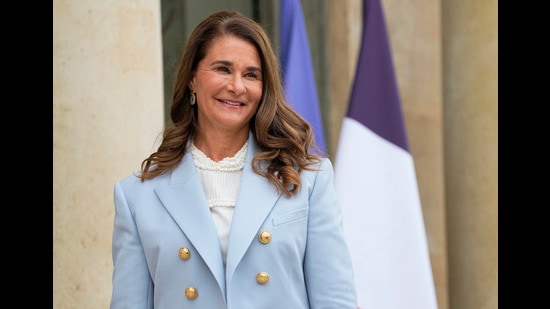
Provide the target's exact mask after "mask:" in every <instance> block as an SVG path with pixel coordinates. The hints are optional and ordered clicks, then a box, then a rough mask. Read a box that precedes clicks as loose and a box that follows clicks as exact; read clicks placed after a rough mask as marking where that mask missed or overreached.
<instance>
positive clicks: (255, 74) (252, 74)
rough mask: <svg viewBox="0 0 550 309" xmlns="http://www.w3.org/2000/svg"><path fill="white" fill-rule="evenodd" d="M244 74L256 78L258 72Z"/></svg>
mask: <svg viewBox="0 0 550 309" xmlns="http://www.w3.org/2000/svg"><path fill="white" fill-rule="evenodd" d="M245 76H246V77H250V78H256V79H257V78H258V74H257V73H254V72H249V73H246V74H245Z"/></svg>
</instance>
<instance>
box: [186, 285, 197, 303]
mask: <svg viewBox="0 0 550 309" xmlns="http://www.w3.org/2000/svg"><path fill="white" fill-rule="evenodd" d="M197 296H199V291H197V289H195V287H194V286H190V287H188V288H187V289H185V297H187V299H190V300H193V299H195V298H197Z"/></svg>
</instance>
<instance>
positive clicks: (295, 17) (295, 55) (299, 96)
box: [280, 0, 327, 152]
mask: <svg viewBox="0 0 550 309" xmlns="http://www.w3.org/2000/svg"><path fill="white" fill-rule="evenodd" d="M280 44H281V55H280V59H281V67H282V71H283V86H284V89H285V94H286V98H287V100H288V102H289V104H290V105H291V106H292V107H293V108H294V109H295V110H296V111H297V112H298V114H300V115H301V116H302V117H304V118H305V119H306V120H307V121H308V122H309V123H310V124H311V126H312V130H313V134H314V136H315V142H316V143H317V146H318V147H319V149H320V150H321V151H322V152H326V151H327V149H326V144H325V135H324V134H325V133H324V131H323V121H322V118H321V111H320V106H319V98H318V95H317V87H316V86H315V75H314V71H313V64H312V61H311V55H310V51H309V43H308V37H307V29H306V24H305V21H304V15H303V12H302V5H301V4H300V0H282V1H281V41H280Z"/></svg>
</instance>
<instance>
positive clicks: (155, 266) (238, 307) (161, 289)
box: [110, 135, 357, 309]
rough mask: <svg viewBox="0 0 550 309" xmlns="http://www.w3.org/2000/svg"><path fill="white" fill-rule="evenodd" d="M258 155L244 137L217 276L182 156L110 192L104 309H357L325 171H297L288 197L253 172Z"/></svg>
mask: <svg viewBox="0 0 550 309" xmlns="http://www.w3.org/2000/svg"><path fill="white" fill-rule="evenodd" d="M257 151H258V148H257V145H256V144H255V142H254V139H253V138H252V135H250V137H249V141H248V150H247V155H246V160H245V165H244V170H243V174H242V179H241V187H240V191H239V196H238V198H237V205H236V207H235V212H234V215H233V221H232V224H231V232H230V236H229V243H228V252H227V267H226V270H225V271H224V267H223V262H222V253H221V249H220V243H219V239H218V235H217V232H216V226H215V224H214V221H213V219H212V215H211V214H210V211H209V208H208V205H207V202H206V198H205V196H204V193H203V189H202V186H201V182H200V180H199V175H198V174H197V170H196V167H195V164H194V162H193V158H192V155H191V154H190V153H186V154H185V156H184V157H183V159H182V161H181V163H180V164H179V165H178V166H177V167H176V168H175V169H174V170H173V171H171V172H169V173H166V174H164V175H161V176H158V177H156V178H154V179H151V180H147V181H145V182H143V183H142V182H141V181H140V180H139V179H138V178H137V177H135V176H133V175H130V176H128V177H126V178H125V179H123V180H121V181H120V182H118V183H116V185H115V187H114V203H115V219H114V232H113V239H112V241H113V243H112V254H113V262H114V271H113V278H112V279H113V291H112V298H111V304H110V308H111V309H122V308H126V309H142V308H155V309H176V308H178V309H184V308H201V309H224V308H229V309H263V308H266V309H267V308H269V309H277V308H281V309H301V308H304V309H306V308H315V309H319V308H332V309H346V308H350V309H352V308H353V309H356V308H357V303H356V291H355V283H354V282H355V281H354V274H353V270H352V265H351V258H350V254H349V251H348V247H347V245H346V241H345V239H344V233H343V226H342V214H341V212H340V208H339V204H338V201H337V197H336V192H335V189H334V184H333V166H332V163H331V162H330V161H329V159H323V161H322V163H320V168H321V171H320V172H310V171H305V172H303V173H302V174H301V175H302V176H301V179H302V188H301V190H300V191H299V192H298V194H297V195H295V196H293V197H290V198H288V197H286V196H285V195H284V194H281V193H278V192H277V191H276V190H275V188H274V186H273V185H272V184H270V183H269V182H268V181H267V179H266V178H263V177H261V176H258V175H257V174H255V173H254V172H253V171H252V168H251V162H252V158H253V156H254V154H255V153H257ZM262 232H263V233H262ZM260 234H261V236H260ZM259 274H261V275H259ZM190 287H192V288H193V289H194V291H195V294H194V295H193V293H191V291H190ZM194 297H195V298H194ZM193 298H194V299H193Z"/></svg>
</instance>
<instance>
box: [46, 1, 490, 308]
mask: <svg viewBox="0 0 550 309" xmlns="http://www.w3.org/2000/svg"><path fill="white" fill-rule="evenodd" d="M325 3H326V8H327V15H328V16H327V24H328V27H327V28H328V33H327V40H329V42H328V44H327V46H329V47H330V48H329V50H327V54H328V57H329V60H330V59H332V62H333V64H331V65H329V71H328V72H325V74H327V76H328V79H329V83H328V84H329V85H330V87H331V90H330V91H329V93H330V94H329V96H330V100H331V104H330V110H329V111H327V112H328V113H329V114H330V117H329V118H330V119H329V121H330V124H329V129H326V133H327V135H329V138H328V139H329V140H331V141H332V142H331V145H332V148H331V149H329V152H330V153H331V154H334V151H335V149H334V147H335V145H336V144H337V143H336V141H337V139H338V135H339V129H340V124H341V121H342V118H343V116H344V113H345V109H346V107H347V101H348V95H349V90H350V86H351V83H352V79H353V74H354V68H355V61H356V56H357V52H358V48H359V39H360V36H361V5H362V0H346V1H332V0H326V2H325ZM53 4H54V6H53V16H54V24H53V29H54V37H53V48H54V49H53V50H54V54H53V56H54V70H53V74H54V89H53V90H54V102H53V110H54V148H53V151H54V162H53V164H54V166H53V167H54V205H53V208H54V209H53V210H54V218H53V219H54V231H53V232H54V243H53V245H54V256H53V257H54V261H53V283H54V286H53V287H54V290H53V293H54V294H53V296H54V308H56V309H65V308H82V309H87V308H90V309H91V308H94V309H95V308H107V307H108V304H109V300H110V293H111V272H112V261H111V233H112V222H113V215H114V212H113V210H114V209H113V200H112V190H113V186H114V183H115V182H116V181H117V180H119V179H120V178H122V177H124V176H126V175H127V174H128V173H130V172H131V171H136V170H137V169H138V168H139V166H138V165H139V163H140V162H141V160H142V159H143V158H144V157H145V156H146V155H148V154H149V153H150V152H151V151H152V150H153V149H154V146H155V145H153V143H154V142H155V140H156V139H157V137H158V134H159V133H160V132H161V130H162V126H163V122H164V120H163V119H164V118H163V117H164V116H163V110H164V109H163V97H162V96H163V82H162V78H163V77H162V76H163V75H162V67H163V66H162V50H161V45H162V43H161V29H160V3H159V1H152V0H137V1H130V0H118V1H107V0H78V1H76V0H73V1H70V0H54V3H53ZM383 6H384V10H385V14H386V20H387V24H388V29H389V32H390V39H391V44H392V52H393V57H394V63H395V65H396V73H397V78H398V85H399V88H400V95H401V99H402V104H403V111H404V115H405V122H406V127H407V133H408V137H409V144H410V148H411V153H412V155H413V158H414V160H415V168H416V172H417V178H418V185H419V191H420V198H421V202H422V208H423V213H424V221H425V225H426V231H427V236H428V245H429V249H430V258H431V263H432V268H433V272H434V282H435V285H436V293H437V298H438V304H439V309H448V308H449V309H496V308H497V307H498V295H497V287H498V284H497V283H498V279H497V271H498V268H497V265H498V264H497V257H498V247H497V242H496V241H497V235H498V234H497V227H498V221H497V217H498V207H497V202H498V200H497V192H498V175H497V171H498V170H497V164H498V153H497V148H498V147H497V142H498V128H497V127H498V118H497V110H498V103H497V102H498V94H497V71H498V63H497V59H498V57H497V55H498V51H497V45H498V44H497V37H496V35H495V34H496V32H497V23H496V20H497V0H489V1H481V2H480V1H476V0H465V1H450V0H444V1H438V0H417V1H405V2H403V1H399V0H383ZM442 21H443V22H442ZM451 279H452V280H451ZM381 309H383V308H381Z"/></svg>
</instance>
